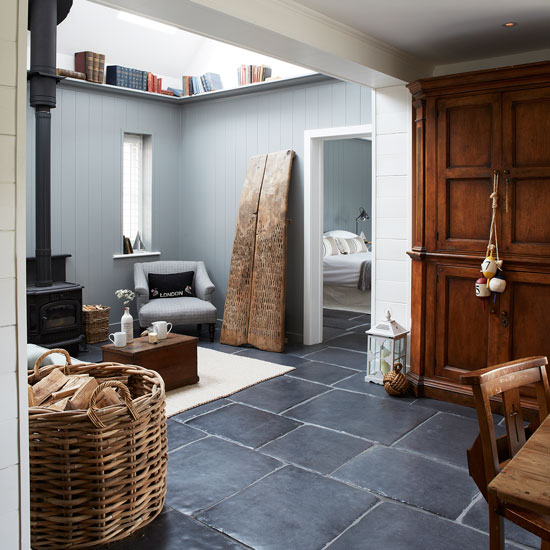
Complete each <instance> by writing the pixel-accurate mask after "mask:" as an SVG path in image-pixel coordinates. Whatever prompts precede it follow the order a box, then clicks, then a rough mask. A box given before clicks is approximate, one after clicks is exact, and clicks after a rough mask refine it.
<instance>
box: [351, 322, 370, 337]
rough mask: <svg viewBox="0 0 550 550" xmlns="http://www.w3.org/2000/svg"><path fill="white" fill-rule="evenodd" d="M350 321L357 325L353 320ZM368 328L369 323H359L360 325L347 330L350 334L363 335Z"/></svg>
mask: <svg viewBox="0 0 550 550" xmlns="http://www.w3.org/2000/svg"><path fill="white" fill-rule="evenodd" d="M352 321H353V322H354V323H357V321H356V320H355V319H352ZM370 327H371V324H370V323H361V324H357V325H354V326H353V327H351V328H348V329H347V330H349V331H350V332H360V333H362V334H365V332H366V331H367V330H369V329H370Z"/></svg>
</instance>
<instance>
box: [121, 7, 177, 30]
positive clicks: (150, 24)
mask: <svg viewBox="0 0 550 550" xmlns="http://www.w3.org/2000/svg"><path fill="white" fill-rule="evenodd" d="M117 18H118V19H120V20H121V21H126V22H127V23H134V24H135V25H140V26H142V27H147V28H148V29H152V30H154V31H159V32H164V33H166V34H176V31H177V30H178V29H176V27H171V26H170V25H165V24H164V23H159V22H158V21H153V19H148V18H147V17H141V16H140V15H135V14H133V13H128V12H127V11H119V12H118V15H117Z"/></svg>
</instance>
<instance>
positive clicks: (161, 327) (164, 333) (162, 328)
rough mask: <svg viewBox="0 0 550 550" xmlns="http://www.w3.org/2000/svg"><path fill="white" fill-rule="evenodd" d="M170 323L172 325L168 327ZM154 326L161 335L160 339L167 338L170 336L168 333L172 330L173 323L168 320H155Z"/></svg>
mask: <svg viewBox="0 0 550 550" xmlns="http://www.w3.org/2000/svg"><path fill="white" fill-rule="evenodd" d="M168 325H170V327H168ZM153 328H154V329H155V332H156V333H157V334H158V335H159V340H166V338H168V333H169V332H170V331H171V330H172V323H167V322H166V321H155V322H154V323H153Z"/></svg>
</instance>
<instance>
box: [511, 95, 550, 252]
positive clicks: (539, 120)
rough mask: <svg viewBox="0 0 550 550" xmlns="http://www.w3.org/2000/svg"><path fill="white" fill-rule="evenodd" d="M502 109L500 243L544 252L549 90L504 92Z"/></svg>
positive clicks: (549, 195)
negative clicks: (502, 189) (501, 230)
mask: <svg viewBox="0 0 550 550" xmlns="http://www.w3.org/2000/svg"><path fill="white" fill-rule="evenodd" d="M502 111H503V115H502V116H503V152H504V157H503V169H504V170H503V178H504V181H503V184H504V208H503V211H502V216H503V224H502V228H503V239H502V249H503V251H504V252H510V253H514V254H525V255H536V256H550V224H549V223H548V208H549V205H550V90H548V89H536V90H521V91H516V92H509V93H505V94H503V101H502ZM501 195H502V194H501Z"/></svg>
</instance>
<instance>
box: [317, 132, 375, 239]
mask: <svg viewBox="0 0 550 550" xmlns="http://www.w3.org/2000/svg"><path fill="white" fill-rule="evenodd" d="M323 160H324V228H325V231H331V230H333V229H345V230H346V231H351V232H352V233H355V218H357V216H358V215H359V207H361V206H362V207H363V208H364V209H365V210H366V211H367V214H369V216H370V217H371V219H370V220H368V221H365V222H361V221H360V222H359V224H358V231H359V233H360V232H361V231H363V232H364V233H365V236H366V237H367V240H369V241H370V240H372V239H371V237H372V232H371V221H372V207H371V204H372V143H371V142H370V141H368V140H366V139H336V140H330V141H325V143H324V156H323Z"/></svg>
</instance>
